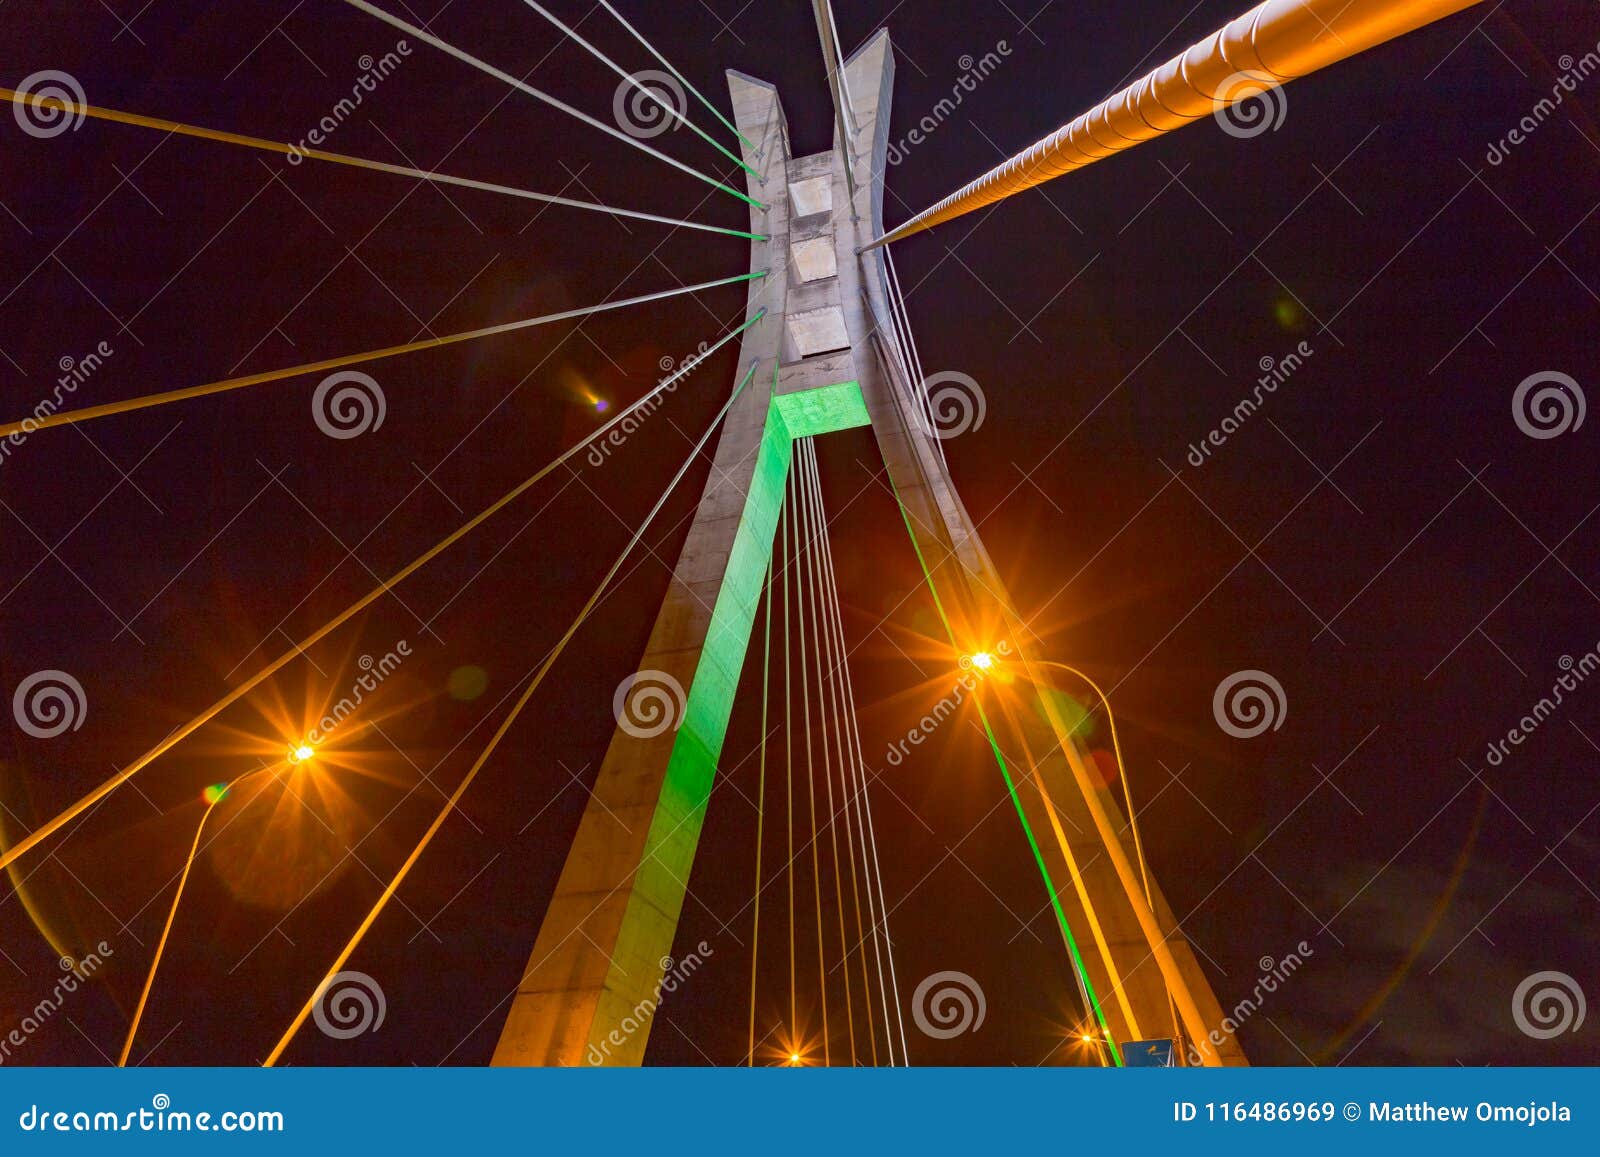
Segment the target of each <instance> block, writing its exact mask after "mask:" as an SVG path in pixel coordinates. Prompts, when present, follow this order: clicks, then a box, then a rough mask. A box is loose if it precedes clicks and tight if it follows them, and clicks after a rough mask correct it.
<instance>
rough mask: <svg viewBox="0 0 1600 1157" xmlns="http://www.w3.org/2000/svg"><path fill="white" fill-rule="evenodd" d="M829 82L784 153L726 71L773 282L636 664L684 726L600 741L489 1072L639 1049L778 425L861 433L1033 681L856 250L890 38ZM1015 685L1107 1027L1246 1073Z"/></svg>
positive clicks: (709, 769)
mask: <svg viewBox="0 0 1600 1157" xmlns="http://www.w3.org/2000/svg"><path fill="white" fill-rule="evenodd" d="M828 32H829V30H828V29H827V28H826V26H825V35H824V41H825V43H826V42H827V40H828ZM843 78H844V83H842V84H840V85H838V86H837V87H836V89H835V100H836V104H843V103H845V102H848V103H847V107H843V108H839V109H838V111H839V113H840V115H839V116H838V118H837V123H838V129H837V132H836V137H835V143H834V147H833V148H832V149H831V150H829V151H828V152H824V153H819V154H815V155H812V156H805V157H795V156H793V155H792V153H791V150H790V145H789V134H788V127H787V124H786V122H785V119H784V115H783V110H782V107H781V105H780V103H779V99H778V93H777V91H776V90H775V89H774V88H773V87H772V86H771V85H769V84H766V83H764V82H762V81H760V80H756V79H754V78H752V77H748V76H745V75H743V74H740V73H737V72H732V71H730V72H729V73H728V86H729V90H730V93H731V96H732V101H733V110H734V116H735V121H736V123H737V126H738V129H739V131H740V133H741V134H742V135H743V136H744V137H745V138H746V139H747V140H749V141H751V142H754V144H755V146H756V150H755V152H754V153H750V152H749V151H748V150H747V155H746V160H747V161H748V163H749V164H750V165H751V167H752V168H754V169H755V171H756V174H757V175H756V176H750V177H748V178H747V182H748V187H749V192H750V194H751V196H752V197H753V198H755V199H756V200H757V201H759V202H762V203H763V204H764V207H759V206H753V207H752V209H751V231H752V232H753V233H756V234H758V235H760V236H762V237H764V238H765V240H758V241H753V242H752V243H751V254H750V261H751V268H752V270H770V274H769V276H767V277H765V278H763V279H761V280H758V281H754V282H752V283H751V284H750V290H749V313H748V314H747V316H749V315H753V314H755V313H756V312H757V311H759V310H762V309H765V310H766V314H765V317H764V318H763V320H762V321H761V322H760V323H759V324H757V325H754V326H751V327H750V328H749V329H747V330H746V331H745V332H744V334H743V338H742V348H741V355H740V361H739V377H740V379H744V378H745V376H746V372H747V371H748V370H749V369H750V368H751V367H752V366H753V367H755V368H754V373H753V376H752V377H750V379H749V383H748V385H747V386H746V387H745V389H744V391H743V393H742V394H741V395H740V396H739V398H738V400H737V401H736V402H735V403H734V405H733V407H732V409H731V410H730V411H729V414H728V417H727V419H726V424H725V425H724V428H723V431H722V433H721V437H720V441H719V443H718V446H717V452H716V459H715V466H714V468H713V469H712V471H711V476H710V480H709V481H708V482H707V485H706V489H705V492H704V495H703V496H702V498H701V501H700V505H699V507H698V509H697V511H696V514H695V517H694V521H693V524H692V526H691V528H690V531H689V536H688V539H687V541H686V542H685V545H684V547H683V551H682V553H681V555H680V557H679V559H678V562H677V565H676V568H675V571H674V574H673V577H672V581H671V584H670V587H669V589H668V591H667V594H666V596H665V599H664V601H663V603H662V606H661V610H660V612H659V615H658V616H657V619H656V623H655V626H654V628H653V630H652V632H651V636H650V640H649V643H648V644H647V647H646V650H645V654H644V656H643V658H642V660H641V662H640V671H641V672H663V673H665V674H666V675H669V676H671V677H672V678H673V679H675V680H677V681H678V683H679V684H680V685H681V686H683V687H686V688H688V689H689V690H688V692H687V696H686V701H685V705H684V713H683V722H682V724H681V726H680V727H679V728H678V729H677V730H675V731H674V730H667V731H664V732H663V733H661V734H659V735H655V736H650V737H640V736H639V735H637V734H635V733H634V732H635V731H637V729H636V728H635V729H633V730H631V731H630V730H626V729H623V728H621V727H619V728H618V730H617V731H616V732H615V734H614V735H613V737H612V740H611V743H610V746H609V748H608V749H607V751H606V755H605V759H604V761H603V762H602V764H601V767H600V771H599V773H598V776H597V778H596V781H595V784H594V788H593V793H592V795H591V798H590V800H589V802H588V804H587V806H586V808H585V811H584V814H583V818H582V820H581V821H580V823H579V827H578V832H577V835H576V837H575V838H574V840H573V843H572V846H571V849H570V851H569V853H568V855H567V860H566V863H565V866H564V868H563V870H562V872H561V876H560V879H559V881H558V883H557V885H556V889H555V893H554V895H553V897H552V899H551V900H550V903H549V906H548V908H547V910H546V912H545V916H544V920H543V923H542V925H541V927H540V930H539V935H538V939H537V942H536V943H535V945H534V949H533V954H532V957H531V959H530V962H529V966H528V968H527V969H526V970H525V972H524V974H523V978H522V981H521V983H520V985H519V987H518V990H517V992H516V995H515V997H514V998H513V1001H512V1004H511V1008H510V1012H509V1015H508V1017H507V1020H506V1024H505V1027H504V1030H503V1031H502V1034H501V1037H500V1041H499V1045H498V1047H497V1048H496V1050H495V1054H494V1062H493V1063H495V1064H497V1065H583V1064H604V1065H637V1064H640V1063H641V1062H642V1061H643V1058H644V1055H645V1048H646V1044H647V1042H648V1037H649V1026H650V1017H649V1015H648V1014H646V1015H644V1016H642V1017H641V1010H642V1009H648V1010H651V1011H653V1009H654V1002H655V1000H656V998H657V995H658V993H659V990H660V985H661V982H662V980H663V977H664V974H665V971H666V969H667V967H668V965H669V963H670V958H671V956H672V948H673V939H674V935H675V932H676V929H677V925H678V918H679V915H680V913H681V911H682V907H683V902H684V897H685V893H686V889H687V886H688V882H689V880H690V877H691V873H692V871H693V868H694V859H695V852H696V849H697V846H698V843H699V837H700V831H701V827H702V824H703V820H704V816H705V810H706V807H707V804H708V801H709V799H710V795H711V787H712V783H713V780H714V777H715V774H716V768H717V762H718V759H719V758H720V755H721V752H722V744H723V740H724V738H725V736H726V732H727V726H728V720H729V716H730V714H731V711H732V706H733V696H734V690H735V688H737V686H738V682H739V673H740V670H741V668H742V666H743V663H744V659H745V654H746V651H747V649H748V646H749V642H750V635H751V627H752V625H753V622H754V618H755V614H756V609H757V606H758V605H759V602H760V599H761V592H762V585H763V580H764V576H765V574H766V571H767V565H768V562H769V560H770V559H771V553H772V548H773V534H774V531H775V529H776V526H777V521H778V516H779V512H780V510H781V507H782V503H783V500H784V492H785V480H786V478H787V474H788V470H789V469H790V465H791V461H792V447H793V442H794V440H795V439H797V438H800V437H806V436H811V435H815V434H823V433H827V432H829V431H830V430H835V429H841V428H845V427H847V426H855V425H868V424H870V426H871V427H872V431H873V434H874V435H875V437H876V440H877V443H878V446H879V448H880V450H881V452H882V455H883V459H884V462H885V464H886V466H887V469H888V474H889V477H890V480H891V482H892V484H893V486H894V489H895V491H896V493H897V495H898V498H899V502H900V505H901V507H902V509H903V511H904V514H905V521H906V525H907V528H908V530H909V531H910V534H911V536H912V539H913V543H914V545H915V547H916V550H917V552H918V554H919V555H920V557H921V559H922V561H923V565H924V567H925V569H926V570H927V573H928V581H929V584H930V586H931V587H932V588H933V590H934V592H935V593H936V596H937V598H938V599H939V602H940V606H941V610H942V614H943V616H944V618H945V620H946V622H947V624H948V626H949V629H950V632H951V635H952V642H953V643H954V644H956V645H957V646H958V647H963V648H964V649H970V650H977V649H982V648H983V647H985V646H987V645H988V644H990V643H991V642H993V641H995V640H1001V639H1003V640H1005V641H1007V642H1008V644H1009V645H1010V647H1011V648H1012V650H1013V655H1012V657H1010V658H1008V660H1007V661H1008V662H1012V663H1017V664H1019V665H1020V666H1021V668H1022V670H1023V673H1024V675H1025V676H1026V677H1027V678H1026V679H1025V680H1021V681H1019V683H1018V685H1017V686H1018V687H1023V688H1042V687H1047V686H1048V684H1049V681H1048V678H1047V676H1046V675H1045V673H1044V672H1043V671H1042V670H1037V669H1035V667H1034V665H1033V664H1034V660H1033V657H1032V655H1031V644H1030V641H1029V640H1030V638H1031V636H1030V635H1029V633H1028V630H1027V627H1026V625H1025V623H1024V622H1023V620H1022V618H1021V616H1020V615H1019V614H1018V613H1017V611H1016V610H1015V608H1014V606H1013V604H1012V602H1011V600H1010V597H1009V596H1008V595H1007V594H1006V590H1005V586H1004V584H1003V583H1002V581H1001V579H1000V576H999V573H998V572H997V570H996V568H995V566H994V564H993V562H992V561H991V560H990V558H989V555H988V554H987V552H986V551H985V550H984V547H983V543H982V541H981V539H980V538H979V535H978V532H977V529H976V527H975V526H974V525H973V523H972V520H971V519H970V518H969V517H968V515H967V511H966V508H965V507H964V506H963V505H962V502H961V499H960V497H959V495H958V494H957V493H956V490H955V487H954V485H953V484H952V482H951V479H950V474H949V471H948V468H947V467H946V465H945V461H944V456H943V454H942V452H941V446H940V442H939V439H938V436H937V433H936V431H935V430H934V429H933V427H932V425H931V423H930V422H929V421H928V420H927V419H926V411H925V409H924V405H923V401H922V396H921V384H920V383H918V382H915V381H913V380H911V377H910V375H909V374H908V373H907V372H905V370H904V365H905V360H904V359H903V358H899V357H897V354H896V346H895V342H896V340H897V339H896V338H895V336H894V334H895V325H894V321H893V320H892V319H894V318H895V316H896V310H895V307H894V305H893V304H892V301H891V297H890V288H889V283H888V271H887V267H886V263H885V262H886V259H885V256H884V251H883V250H882V249H872V250H868V251H865V252H863V251H862V250H863V249H864V248H865V247H866V246H867V245H868V244H869V243H871V242H872V241H873V240H874V239H875V238H877V237H878V236H880V235H881V234H882V231H883V230H882V209H883V193H884V190H883V177H884V170H885V165H886V159H887V150H888V144H889V107H890V98H891V94H892V87H893V79H894V56H893V52H892V49H891V46H890V41H889V35H888V32H887V31H886V30H880V31H878V32H877V33H876V34H874V35H873V36H872V37H870V38H869V39H868V40H867V42H866V43H865V44H864V45H862V46H861V48H859V49H858V50H857V51H856V52H855V54H854V55H853V56H851V57H850V58H849V59H848V60H847V61H846V62H845V67H844V69H843ZM1035 676H1036V677H1035ZM1011 697H1012V698H1018V699H1022V698H1028V699H1036V700H1037V702H1036V703H1028V704H1026V705H1025V707H1018V708H1016V709H1013V710H1005V711H1002V710H998V709H996V710H991V711H990V713H989V714H988V715H987V716H986V719H985V722H986V725H987V726H988V727H989V729H990V732H991V735H992V738H993V741H994V747H995V750H996V753H997V757H998V758H999V759H1000V760H1001V761H1003V765H1004V768H1003V770H1004V771H1005V773H1006V774H1007V775H1008V777H1009V779H1010V781H1011V783H1012V784H1013V785H1014V786H1013V790H1014V797H1015V800H1016V803H1017V808H1018V811H1019V813H1021V816H1022V818H1023V820H1024V822H1025V823H1026V825H1027V826H1028V828H1029V829H1030V830H1031V832H1032V833H1033V835H1034V837H1035V839H1034V841H1033V842H1034V844H1035V846H1036V847H1037V854H1038V859H1039V864H1040V867H1041V869H1042V874H1043V875H1044V876H1046V877H1048V880H1049V881H1050V884H1051V888H1050V890H1051V892H1052V893H1053V894H1052V896H1051V897H1050V899H1051V902H1052V904H1053V905H1054V907H1055V910H1056V914H1057V917H1058V919H1059V922H1060V924H1061V928H1062V935H1063V939H1064V942H1065V947H1066V949H1067V951H1068V952H1069V953H1072V954H1075V956H1076V957H1077V958H1079V959H1081V962H1082V971H1083V975H1084V976H1085V978H1086V980H1087V982H1088V988H1089V989H1090V990H1092V992H1093V994H1094V1000H1095V1002H1096V1003H1097V1004H1098V1006H1099V1014H1100V1017H1101V1018H1102V1019H1103V1022H1104V1025H1105V1030H1106V1031H1108V1032H1109V1033H1110V1035H1111V1037H1112V1039H1113V1040H1115V1041H1118V1042H1126V1041H1131V1040H1142V1039H1152V1038H1162V1037H1173V1036H1177V1037H1178V1038H1180V1039H1181V1041H1182V1043H1183V1046H1184V1047H1185V1048H1186V1049H1188V1050H1192V1052H1193V1054H1194V1055H1195V1056H1196V1057H1198V1059H1200V1060H1201V1061H1202V1062H1203V1063H1207V1064H1243V1063H1245V1061H1244V1057H1243V1054H1242V1052H1241V1051H1240V1049H1239V1047H1238V1045H1237V1043H1236V1042H1235V1040H1234V1039H1233V1036H1232V1033H1231V1032H1230V1031H1227V1028H1228V1027H1230V1026H1231V1022H1225V1021H1224V1018H1223V1014H1222V1011H1221V1009H1220V1008H1219V1007H1218V1004H1217V1000H1216V997H1215V996H1214V995H1213V993H1212V991H1211V987H1210V985H1209V983H1208V982H1207V981H1206V979H1205V977H1204V975H1203V973H1202V972H1201V970H1200V968H1199V965H1198V964H1197V962H1196V960H1195V957H1194V954H1193V952H1192V951H1191V949H1190V948H1189V945H1188V944H1187V942H1186V941H1185V940H1184V939H1183V937H1182V935H1181V934H1180V932H1179V931H1178V929H1177V927H1176V923H1175V921H1174V919H1173V915H1172V912H1171V910H1170V909H1169V908H1168V906H1167V904H1166V901H1165V899H1164V898H1163V897H1162V895H1161V892H1160V890H1159V888H1156V887H1155V886H1154V885H1153V884H1152V885H1151V890H1150V896H1149V901H1148V902H1147V899H1146V895H1145V892H1144V886H1143V882H1142V880H1141V879H1139V877H1138V875H1137V873H1136V871H1135V869H1134V866H1133V865H1134V863H1135V858H1136V857H1135V850H1134V847H1133V844H1132V842H1131V837H1129V835H1128V834H1127V824H1126V819H1125V817H1124V815H1123V813H1122V811H1121V809H1120V806H1119V804H1118V802H1117V800H1116V799H1115V798H1114V797H1113V795H1112V794H1111V793H1110V792H1109V791H1108V790H1107V789H1106V788H1105V786H1104V785H1103V784H1102V783H1101V782H1100V780H1099V779H1098V777H1096V776H1094V775H1092V774H1091V773H1090V771H1089V769H1088V766H1087V763H1086V754H1085V752H1084V751H1083V750H1082V749H1081V748H1080V746H1079V744H1078V741H1077V739H1076V738H1075V737H1074V735H1073V732H1072V726H1071V725H1070V724H1069V723H1068V722H1067V721H1066V720H1064V719H1063V718H1062V717H1061V715H1060V713H1059V711H1058V710H1057V708H1056V705H1055V701H1054V699H1053V698H1052V697H1051V696H1050V695H1049V694H1048V693H1040V692H1037V691H1030V690H1026V689H1024V690H1022V691H1020V692H1016V693H1015V694H1013V695H1012V696H1011ZM1069 929H1070V931H1069ZM625 1022H626V1026H625ZM914 1052H915V1050H914V1049H913V1056H912V1059H913V1061H914V1060H915V1055H914Z"/></svg>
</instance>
